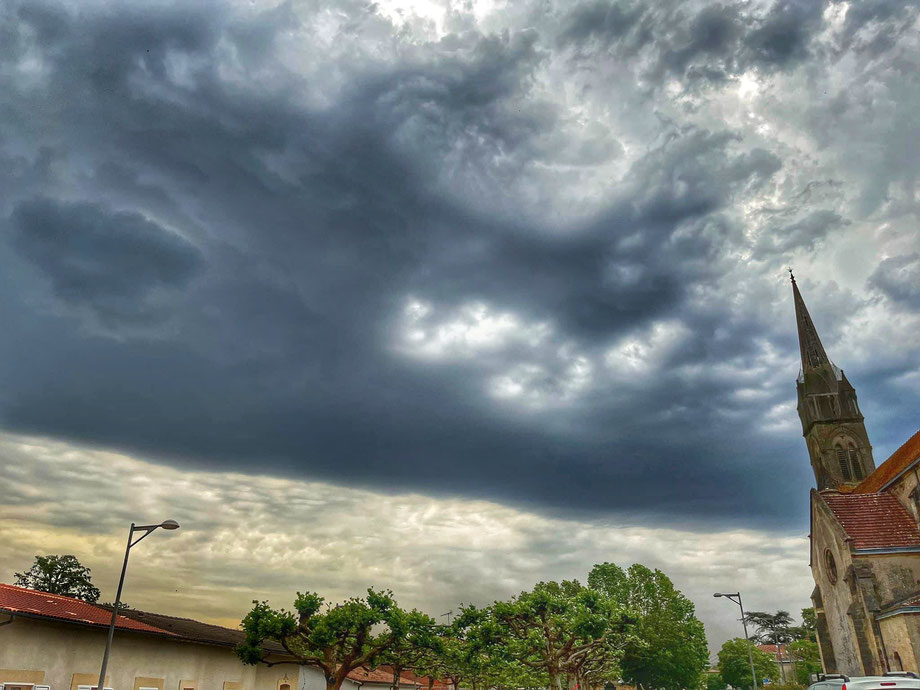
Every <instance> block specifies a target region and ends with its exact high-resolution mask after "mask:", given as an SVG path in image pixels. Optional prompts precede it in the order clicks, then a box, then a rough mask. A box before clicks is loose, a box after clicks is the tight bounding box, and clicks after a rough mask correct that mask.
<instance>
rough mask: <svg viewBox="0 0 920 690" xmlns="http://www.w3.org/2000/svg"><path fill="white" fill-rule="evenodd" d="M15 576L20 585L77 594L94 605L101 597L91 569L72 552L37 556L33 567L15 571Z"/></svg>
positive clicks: (79, 597)
mask: <svg viewBox="0 0 920 690" xmlns="http://www.w3.org/2000/svg"><path fill="white" fill-rule="evenodd" d="M15 577H16V585H17V586H19V587H28V588H29V589H35V590H38V591H39V592H48V593H49V594H61V595H63V596H66V597H74V598H75V599H82V600H83V601H88V602H89V603H91V604H95V603H96V602H97V601H98V600H99V590H98V589H97V588H96V587H94V586H93V581H92V577H91V576H90V569H89V568H87V567H86V566H84V565H83V564H81V563H80V561H78V560H77V557H76V556H73V555H71V554H65V555H63V556H56V555H53V554H49V555H48V556H36V557H35V562H34V563H33V564H32V567H31V568H29V569H28V570H26V571H25V572H22V573H16V574H15Z"/></svg>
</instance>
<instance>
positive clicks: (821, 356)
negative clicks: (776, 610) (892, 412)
mask: <svg viewBox="0 0 920 690" xmlns="http://www.w3.org/2000/svg"><path fill="white" fill-rule="evenodd" d="M792 293H793V300H794V303H795V316H796V323H797V326H798V335H799V348H800V354H801V360H802V368H801V372H800V373H799V376H798V379H797V381H796V389H797V397H798V413H799V418H800V420H801V422H802V435H803V436H804V437H805V445H806V448H807V449H808V455H809V459H810V461H811V466H812V469H813V470H814V473H815V481H816V484H817V488H816V489H813V490H812V492H811V531H810V535H809V538H810V542H811V549H810V551H811V561H810V562H811V569H812V575H813V576H814V580H815V589H814V591H813V592H812V602H813V603H814V606H815V614H816V622H817V635H818V643H819V648H820V651H821V659H822V663H823V665H824V669H825V671H826V672H827V673H844V674H846V675H849V676H863V675H878V674H882V673H884V672H886V671H898V670H910V671H917V670H918V660H920V432H917V433H916V434H914V435H913V436H912V437H911V438H910V439H908V440H907V441H906V442H905V443H904V444H903V445H902V446H901V447H900V448H898V450H896V451H895V452H894V453H893V454H892V455H891V457H889V458H888V459H887V460H885V462H883V463H882V464H881V465H879V466H878V467H877V468H876V466H875V460H874V458H873V454H872V446H871V444H870V443H869V435H868V433H867V431H866V426H865V420H864V418H863V415H862V412H861V411H860V408H859V403H858V401H857V398H856V389H855V388H854V387H853V385H852V384H851V383H850V382H849V380H848V379H847V377H846V375H845V374H844V373H843V370H842V369H840V368H839V367H837V366H836V365H835V364H834V363H833V362H832V361H831V360H830V358H829V357H828V356H827V352H826V351H825V350H824V346H823V344H822V343H821V339H820V338H819V337H818V332H817V329H816V328H815V325H814V323H813V321H812V319H811V316H810V315H809V313H808V309H807V308H806V307H805V302H804V300H803V299H802V295H801V293H800V292H799V289H798V286H797V285H796V282H795V278H793V279H792Z"/></svg>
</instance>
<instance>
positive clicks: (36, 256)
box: [11, 199, 202, 319]
mask: <svg viewBox="0 0 920 690" xmlns="http://www.w3.org/2000/svg"><path fill="white" fill-rule="evenodd" d="M12 225H13V230H14V232H13V235H12V238H11V239H12V244H13V246H14V247H15V249H16V250H17V251H18V252H19V253H20V254H21V255H22V256H23V257H24V258H26V259H27V260H28V261H30V262H31V263H33V264H34V265H36V266H37V267H38V268H39V269H41V271H42V272H43V273H44V274H45V275H46V276H47V277H48V278H49V279H50V281H51V284H52V286H53V290H54V293H55V294H56V295H57V296H58V297H59V298H61V299H62V300H64V301H66V302H70V303H73V304H83V305H86V306H88V307H90V308H91V309H93V310H95V311H97V312H98V313H99V314H100V315H103V316H106V317H110V316H120V317H124V318H129V319H133V318H136V317H137V316H138V315H139V314H138V310H139V309H141V308H142V307H143V306H144V305H145V302H147V301H148V299H149V298H150V297H151V295H152V293H153V292H155V291H156V290H157V289H160V288H164V289H176V288H181V287H182V286H184V285H185V284H186V283H187V282H188V281H189V279H190V278H191V276H192V275H193V274H194V273H195V272H196V271H198V270H199V269H200V268H201V265H202V259H201V256H200V254H199V252H198V250H197V249H195V247H193V246H192V245H190V244H189V243H188V242H186V241H185V240H183V239H182V238H181V237H178V236H176V235H175V234H173V233H170V232H169V231H167V230H165V229H164V228H161V227H160V226H158V225H157V224H156V223H153V222H151V221H149V220H147V219H146V218H144V217H143V216H140V215H138V214H137V213H126V212H112V211H111V210H109V209H106V208H104V207H102V206H100V205H98V204H90V203H66V202H59V201H55V200H53V199H34V200H31V201H25V202H22V203H20V204H19V205H18V206H17V207H16V208H15V210H14V211H13V215H12Z"/></svg>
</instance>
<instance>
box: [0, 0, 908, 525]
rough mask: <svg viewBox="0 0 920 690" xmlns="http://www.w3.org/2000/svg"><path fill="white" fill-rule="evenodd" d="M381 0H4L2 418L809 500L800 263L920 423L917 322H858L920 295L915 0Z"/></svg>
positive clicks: (177, 444) (715, 504)
mask: <svg viewBox="0 0 920 690" xmlns="http://www.w3.org/2000/svg"><path fill="white" fill-rule="evenodd" d="M540 7H543V5H542V4H541V5H540ZM381 12H382V11H381ZM381 12H378V11H375V10H374V9H373V8H368V7H367V6H366V5H364V4H361V3H351V2H346V1H343V2H342V3H340V4H339V5H338V6H337V9H335V10H334V11H333V10H332V9H331V8H322V7H316V6H313V5H311V4H307V5H300V4H298V3H284V4H281V5H279V6H277V7H274V8H269V9H263V8H255V9H253V8H251V7H250V6H249V5H243V6H234V5H231V4H225V3H219V2H213V3H208V4H207V5H196V6H195V7H187V6H185V5H182V4H168V3H167V4H158V5H154V6H150V7H143V8H142V7H139V6H138V7H131V8H123V7H122V8H116V7H115V6H110V5H107V4H106V3H102V2H99V3H90V4H87V5H86V6H85V7H81V8H80V9H79V11H77V10H75V9H73V8H68V7H67V6H65V5H58V4H56V3H7V4H6V5H5V6H4V8H3V9H2V10H0V13H2V14H0V17H2V27H3V28H2V38H3V40H2V41H0V89H2V93H4V94H6V95H5V96H4V97H2V99H0V184H2V186H3V188H4V189H5V190H8V193H7V194H5V195H4V196H3V198H0V217H2V220H0V234H2V238H3V239H2V241H0V270H2V271H3V273H4V275H8V276H10V285H12V286H13V289H8V290H5V291H3V293H2V294H0V317H2V318H3V320H4V322H5V323H6V324H9V328H8V332H9V333H13V334H15V337H14V338H7V339H2V340H0V381H2V383H3V385H2V386H0V420H2V423H3V424H4V425H5V426H6V427H7V428H9V429H13V430H19V431H28V432H32V433H40V434H46V435H52V436H58V437H64V438H70V439H79V440H82V441H85V442H90V443H94V444H99V445H108V446H112V447H118V448H125V449H137V450H142V451H144V452H146V453H149V454H151V455H153V456H154V457H157V458H159V459H161V460H162V461H167V462H170V463H173V464H182V465H193V466H197V467H212V468H224V469H227V470H239V471H251V472H258V473H261V472H268V473H273V474H285V475H289V476H305V477H311V478H313V477H315V478H322V479H325V480H329V481H335V482H339V483H343V484H352V485H360V486H370V487H381V486H383V487H387V488H388V489H390V490H398V491H408V490H419V491H427V492H432V493H438V494H453V495H467V496H471V495H472V496H481V497H490V498H497V499H501V500H505V501H515V502H519V503H525V504H529V505H540V506H542V507H543V508H545V509H548V510H562V511H579V512H582V513H604V514H610V513H619V514H626V513H630V514H633V515H636V514H639V515H641V518H636V519H654V520H668V519H672V518H673V516H674V515H678V514H679V515H682V516H685V519H687V520H723V521H724V520H729V521H732V522H735V523H743V522H746V521H756V522H758V523H761V524H763V523H780V522H786V523H789V522H792V521H794V522H796V523H799V522H800V521H801V519H802V517H803V515H804V511H805V500H804V496H805V492H806V489H807V487H808V486H809V484H810V479H809V477H808V467H807V462H806V461H805V458H804V448H803V447H802V444H801V442H800V440H799V439H798V434H797V432H796V429H795V419H794V411H793V410H792V407H791V401H792V397H793V390H792V382H793V380H794V376H795V370H796V367H797V362H796V356H797V355H796V352H797V350H796V347H795V342H794V334H793V329H792V325H793V324H792V314H791V306H790V305H789V304H788V295H787V288H786V286H785V284H784V283H783V278H782V267H783V266H784V265H785V264H786V263H788V262H790V261H795V262H796V265H797V266H800V265H804V266H805V267H812V268H813V269H814V270H813V273H812V275H814V276H817V275H819V274H820V275H827V276H828V277H832V278H831V279H830V280H828V281H826V282H824V283H821V282H820V281H818V280H817V278H816V277H815V278H813V279H812V281H811V282H809V279H808V276H807V274H806V276H805V277H803V285H805V286H806V287H807V288H808V292H807V295H806V297H807V299H809V302H810V304H812V305H813V307H814V310H815V312H816V319H817V321H818V323H819V326H821V327H822V331H823V332H826V333H827V337H828V341H829V342H828V344H829V347H830V350H831V352H832V355H833V354H835V353H839V354H837V359H840V360H842V362H841V363H842V364H843V365H844V366H846V368H847V373H848V375H849V376H850V378H851V379H852V380H853V381H854V382H855V383H856V385H857V387H858V388H859V390H860V393H861V395H862V396H863V400H866V401H867V403H866V404H867V405H868V407H867V409H873V407H872V406H873V405H875V406H876V408H875V409H878V411H879V414H878V416H877V417H876V418H875V419H873V418H872V417H870V419H869V422H870V433H871V434H873V440H874V442H875V444H876V446H877V447H878V448H880V449H885V448H886V446H887V447H888V448H890V447H891V446H892V445H896V444H897V443H898V442H899V441H900V440H902V439H903V437H905V436H906V434H907V433H908V432H909V431H911V430H912V428H913V427H912V426H911V425H912V424H914V421H913V420H911V418H910V415H909V411H910V410H911V409H914V408H915V407H916V405H915V404H912V403H911V401H914V402H916V401H917V398H916V396H917V394H916V392H915V391H916V388H915V389H913V390H912V391H908V392H907V398H905V397H904V395H905V393H904V391H903V390H902V389H901V388H899V387H898V386H899V385H900V384H899V381H902V380H903V377H904V376H905V375H909V374H910V372H913V371H916V369H917V367H918V352H917V350H916V349H915V348H913V349H911V348H910V346H908V345H902V346H901V347H900V348H897V347H894V345H893V343H894V342H896V341H892V340H890V339H889V343H888V344H887V345H885V346H883V347H881V348H875V349H872V350H871V352H870V348H869V346H868V345H867V344H866V343H865V342H864V341H861V340H860V339H859V338H861V337H863V336H861V335H860V334H855V335H854V334H853V329H848V328H847V320H848V319H849V318H862V319H863V321H864V323H868V326H867V329H868V330H869V332H873V330H874V329H882V328H884V327H885V318H886V317H892V316H896V317H897V318H898V319H899V323H900V324H901V328H903V329H905V331H909V329H910V325H911V324H912V323H915V322H916V319H917V314H918V310H917V307H916V299H915V295H913V293H911V291H910V286H909V279H910V275H912V274H911V271H912V270H913V269H912V268H911V266H912V264H910V263H909V262H906V261H905V260H904V259H902V258H897V257H894V256H893V254H907V255H910V253H911V251H913V252H915V251H916V244H917V239H916V230H915V229H914V228H912V227H910V226H909V222H910V219H911V218H912V217H915V214H916V206H915V202H914V197H913V188H912V187H911V186H910V185H911V184H913V183H912V182H911V181H912V180H915V179H916V176H915V173H916V172H917V169H916V167H917V165H918V164H917V162H916V161H917V160H918V158H917V157H914V158H911V157H909V156H901V157H900V158H898V157H896V156H895V150H896V147H895V146H894V145H893V144H891V143H890V142H894V141H901V140H903V141H910V136H911V133H912V132H913V130H915V129H916V127H917V125H916V123H915V121H914V120H910V119H907V118H905V117H904V113H905V112H907V109H909V107H910V104H911V103H913V102H916V100H917V98H918V94H920V89H918V86H917V84H916V75H914V76H913V77H910V76H907V77H904V76H903V74H902V73H908V72H909V70H908V69H907V67H906V66H904V64H903V62H904V60H906V59H908V58H909V55H910V54H911V49H912V47H913V44H912V43H911V42H916V37H915V35H913V34H911V32H909V31H907V30H906V28H905V27H907V26H910V25H911V22H916V8H915V7H913V6H904V7H901V8H896V7H894V6H890V5H887V4H885V3H876V4H873V5H871V7H868V6H866V7H865V8H863V9H860V10H859V11H858V12H853V13H852V14H851V13H849V12H848V13H847V14H845V15H842V14H841V6H840V5H826V6H825V5H820V4H818V3H808V2H805V3H795V2H779V3H777V4H774V5H772V6H767V7H761V8H759V9H752V8H751V7H749V6H747V5H744V6H739V7H733V6H710V7H706V8H703V7H696V6H693V5H690V4H682V5H670V4H663V5H661V6H660V7H659V6H658V5H649V4H646V3H642V4H636V5H631V4H628V3H626V4H623V3H609V4H604V3H596V2H591V3H585V4H582V5H577V6H575V7H574V8H573V7H570V6H569V5H568V3H564V4H562V5H560V6H559V7H558V8H549V9H548V10H547V9H545V11H543V12H541V13H537V9H536V5H528V4H520V5H517V6H515V7H507V8H499V9H496V10H495V11H494V12H493V13H492V14H491V15H489V16H488V17H486V18H484V19H482V20H481V21H478V20H476V19H475V18H474V17H472V16H471V15H469V14H465V13H464V12H463V11H461V10H456V11H453V12H452V13H450V14H449V16H448V17H447V19H445V22H444V27H443V28H442V33H440V34H437V35H432V31H433V29H431V27H430V26H429V25H428V24H425V23H424V22H418V23H416V24H413V23H411V22H410V23H407V24H405V25H403V26H401V27H400V26H395V25H394V24H393V23H392V22H391V21H390V20H388V19H387V18H386V17H385V16H383V14H382V13H381ZM883 35H884V36H889V37H890V38H888V39H886V40H887V43H885V41H883V39H882V36H883ZM745 80H748V81H745ZM840 80H843V82H844V83H845V86H844V87H837V88H838V89H839V93H832V94H831V95H830V96H828V98H827V99H826V100H825V99H814V98H811V97H810V96H809V93H808V92H805V91H803V90H802V89H803V88H804V87H805V86H808V87H809V88H810V89H812V90H814V89H823V88H825V87H827V88H830V89H831V90H832V91H833V90H834V86H833V85H834V84H835V83H837V82H838V81H840ZM745 84H753V86H751V87H750V88H751V89H753V92H755V96H750V97H746V96H741V95H738V94H739V90H740V89H741V88H742V87H744V85H745ZM849 85H858V86H860V87H861V89H862V90H856V91H852V92H851V91H848V89H847V87H849ZM870 91H871V92H872V93H873V94H875V95H874V96H873V98H875V101H876V102H879V101H886V102H890V103H891V108H889V109H888V110H886V111H885V112H880V113H878V114H877V118H875V119H872V120H869V119H868V115H867V114H866V112H865V110H864V108H865V107H866V105H865V103H866V99H867V98H869V96H867V95H864V94H867V93H869V92H870ZM745 98H748V100H745ZM754 98H756V100H751V99H754ZM844 100H845V101H846V103H845V104H844V105H843V106H841V103H843V102H844ZM860 115H861V116H860ZM867 122H869V124H868V125H866V123H867ZM828 123H830V124H831V125H832V126H834V127H836V128H837V129H838V131H839V140H838V138H836V137H835V138H833V139H831V140H827V139H826V137H827V132H826V129H827V126H828ZM860 126H863V127H864V130H865V131H863V130H861V129H860ZM855 150H859V151H860V152H861V153H860V162H862V161H865V162H866V165H867V168H868V170H863V169H862V168H861V167H859V166H858V165H857V164H856V161H855V160H854V155H855V154H854V153H852V151H855ZM882 169H884V174H882V173H880V172H879V171H880V170H882ZM879 228H883V230H879ZM866 238H868V239H866ZM854 248H855V249H854ZM905 250H907V251H905ZM854 251H858V252H860V255H861V256H862V257H865V260H866V261H868V262H869V263H870V264H871V265H868V266H865V265H863V266H861V267H859V269H858V270H850V268H849V266H848V265H847V263H846V261H847V260H848V259H846V256H848V255H851V254H852V253H853V252H854ZM838 257H843V258H838ZM886 262H887V263H886ZM863 263H865V262H863ZM891 269H896V270H891ZM870 275H871V278H870ZM834 281H837V282H839V283H840V285H839V286H838V285H836V284H835V282H834ZM912 295H913V296H912ZM825 324H826V328H825V327H824V325H825ZM901 342H902V343H903V342H904V341H903V340H902V341H901ZM860 348H863V349H860ZM848 352H852V353H853V354H852V356H850V357H849V359H848ZM895 399H897V400H898V404H897V405H896V406H894V405H887V402H888V401H890V400H895ZM880 459H881V458H880ZM726 487H732V488H731V490H730V491H726ZM790 487H798V490H797V491H794V490H790Z"/></svg>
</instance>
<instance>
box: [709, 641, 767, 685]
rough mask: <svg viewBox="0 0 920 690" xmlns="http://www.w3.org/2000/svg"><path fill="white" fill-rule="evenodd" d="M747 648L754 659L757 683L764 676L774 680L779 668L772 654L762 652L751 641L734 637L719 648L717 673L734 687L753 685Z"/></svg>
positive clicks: (761, 681) (759, 683) (759, 682)
mask: <svg viewBox="0 0 920 690" xmlns="http://www.w3.org/2000/svg"><path fill="white" fill-rule="evenodd" d="M748 649H750V651H751V656H752V657H753V659H754V670H755V672H756V673H757V684H758V685H762V684H763V679H764V678H770V679H771V680H776V679H777V678H778V677H779V668H778V667H777V664H776V659H775V658H774V657H773V655H772V654H767V653H766V652H762V651H761V650H759V649H758V648H757V646H756V645H755V644H754V643H753V642H750V641H748V640H743V639H741V638H740V637H736V638H734V639H733V640H728V641H727V642H726V643H725V644H723V645H722V649H720V650H719V674H720V675H721V676H722V678H723V679H724V680H725V682H726V683H728V684H729V685H731V686H732V687H736V688H750V687H753V685H754V683H753V680H752V678H751V664H750V661H749V656H748Z"/></svg>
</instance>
